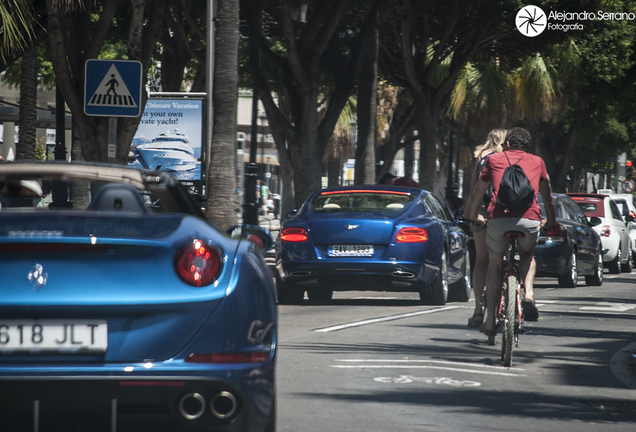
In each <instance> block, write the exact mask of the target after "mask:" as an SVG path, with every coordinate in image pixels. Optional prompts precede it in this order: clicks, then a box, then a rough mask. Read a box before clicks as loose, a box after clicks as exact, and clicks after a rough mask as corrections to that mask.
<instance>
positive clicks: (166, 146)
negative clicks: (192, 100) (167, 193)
mask: <svg viewBox="0 0 636 432" xmlns="http://www.w3.org/2000/svg"><path fill="white" fill-rule="evenodd" d="M189 142H190V141H189V139H188V137H187V135H186V134H185V133H183V132H182V131H181V130H180V129H178V128H177V129H174V130H168V131H166V132H164V133H161V134H159V135H158V136H157V137H155V138H153V139H152V141H150V142H148V143H143V144H139V145H137V146H136V147H135V148H134V149H133V154H134V155H135V158H136V159H137V161H138V162H139V164H140V165H141V166H143V167H144V168H150V169H154V170H161V171H178V172H182V171H190V170H193V169H195V168H196V166H197V158H196V156H195V153H194V149H193V148H192V147H191V146H190V144H189Z"/></svg>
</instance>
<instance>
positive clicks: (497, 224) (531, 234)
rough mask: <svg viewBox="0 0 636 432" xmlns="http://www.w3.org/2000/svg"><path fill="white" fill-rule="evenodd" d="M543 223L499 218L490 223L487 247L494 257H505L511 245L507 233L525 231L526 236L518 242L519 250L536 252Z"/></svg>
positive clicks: (522, 219)
mask: <svg viewBox="0 0 636 432" xmlns="http://www.w3.org/2000/svg"><path fill="white" fill-rule="evenodd" d="M540 229H541V221H538V220H533V219H524V218H497V219H490V220H489V221H488V230H487V237H486V246H487V247H488V252H490V253H491V254H493V255H503V254H504V253H505V252H506V250H507V248H508V244H509V243H510V239H509V238H508V237H506V236H505V235H504V234H505V233H506V231H523V232H524V233H525V234H526V235H525V237H522V238H520V239H518V240H517V242H518V243H517V244H518V246H519V249H521V250H523V251H524V252H530V251H533V250H534V247H535V246H536V244H537V239H538V238H539V230H540Z"/></svg>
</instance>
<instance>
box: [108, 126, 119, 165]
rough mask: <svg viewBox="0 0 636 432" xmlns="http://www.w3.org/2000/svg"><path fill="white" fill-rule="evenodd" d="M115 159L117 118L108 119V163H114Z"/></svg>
mask: <svg viewBox="0 0 636 432" xmlns="http://www.w3.org/2000/svg"><path fill="white" fill-rule="evenodd" d="M116 158H117V117H110V118H109V119H108V163H115V161H116Z"/></svg>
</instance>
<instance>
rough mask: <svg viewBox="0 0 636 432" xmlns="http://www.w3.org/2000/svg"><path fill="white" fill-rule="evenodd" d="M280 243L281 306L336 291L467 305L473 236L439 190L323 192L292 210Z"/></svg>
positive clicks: (358, 188)
mask: <svg viewBox="0 0 636 432" xmlns="http://www.w3.org/2000/svg"><path fill="white" fill-rule="evenodd" d="M287 216H288V219H287V220H285V221H284V222H283V224H282V226H281V230H280V232H279V237H278V239H277V254H276V255H277V258H276V259H277V270H278V271H277V288H278V300H279V302H280V303H282V304H286V303H291V304H298V303H301V302H302V301H303V298H304V293H305V291H307V296H308V297H309V300H310V301H318V302H325V301H329V300H331V298H332V296H333V292H334V291H343V290H368V291H405V292H406V291H413V292H419V294H420V299H421V301H423V302H426V303H430V304H439V305H443V304H445V303H446V302H447V300H452V301H463V302H466V301H468V300H469V298H470V290H471V278H470V259H469V251H468V236H467V235H466V234H465V233H464V231H463V230H462V229H461V228H460V227H459V226H458V222H457V221H455V220H454V219H453V218H452V216H451V215H450V213H449V212H448V210H446V209H445V207H444V206H443V205H442V204H441V202H440V201H439V200H438V198H437V197H435V196H434V195H433V194H432V193H430V192H428V191H426V190H422V189H418V188H410V187H400V186H351V187H338V188H328V189H322V190H319V191H317V192H315V193H314V194H312V195H311V196H310V197H309V198H307V200H306V201H305V202H304V204H303V205H302V207H301V208H300V210H298V211H296V210H294V211H292V212H290V213H288V215H287Z"/></svg>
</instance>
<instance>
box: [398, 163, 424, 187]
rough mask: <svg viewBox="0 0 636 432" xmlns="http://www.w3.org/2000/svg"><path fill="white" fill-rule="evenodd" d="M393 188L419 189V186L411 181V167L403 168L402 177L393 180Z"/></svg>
mask: <svg viewBox="0 0 636 432" xmlns="http://www.w3.org/2000/svg"><path fill="white" fill-rule="evenodd" d="M393 186H410V187H416V188H418V187H420V184H419V183H418V182H416V181H415V180H413V167H412V166H411V165H407V166H405V167H404V177H400V178H397V179H395V181H394V182H393Z"/></svg>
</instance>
